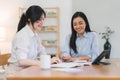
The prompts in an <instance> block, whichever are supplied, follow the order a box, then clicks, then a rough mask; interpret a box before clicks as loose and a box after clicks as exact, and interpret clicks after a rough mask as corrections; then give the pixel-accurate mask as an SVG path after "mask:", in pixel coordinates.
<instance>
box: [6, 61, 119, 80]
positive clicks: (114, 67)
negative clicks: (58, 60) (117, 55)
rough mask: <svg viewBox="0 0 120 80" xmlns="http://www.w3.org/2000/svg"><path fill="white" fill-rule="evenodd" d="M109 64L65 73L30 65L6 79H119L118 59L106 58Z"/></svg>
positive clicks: (85, 67) (84, 67)
mask: <svg viewBox="0 0 120 80" xmlns="http://www.w3.org/2000/svg"><path fill="white" fill-rule="evenodd" d="M107 61H109V62H110V63H111V64H110V65H91V66H83V67H79V68H81V69H82V71H80V72H77V73H67V72H62V71H56V70H53V69H51V70H41V69H40V67H39V66H32V67H29V68H26V69H23V70H21V71H20V72H17V73H15V74H11V75H7V80H120V59H110V60H107Z"/></svg>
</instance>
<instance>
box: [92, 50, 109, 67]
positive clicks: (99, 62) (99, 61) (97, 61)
mask: <svg viewBox="0 0 120 80" xmlns="http://www.w3.org/2000/svg"><path fill="white" fill-rule="evenodd" d="M108 52H109V50H104V51H103V52H102V53H101V54H100V55H99V56H98V57H97V58H96V59H95V60H94V61H93V62H92V64H97V65H99V64H103V65H109V64H110V63H109V62H101V60H102V59H103V58H104V57H105V55H106V54H107V53H108Z"/></svg>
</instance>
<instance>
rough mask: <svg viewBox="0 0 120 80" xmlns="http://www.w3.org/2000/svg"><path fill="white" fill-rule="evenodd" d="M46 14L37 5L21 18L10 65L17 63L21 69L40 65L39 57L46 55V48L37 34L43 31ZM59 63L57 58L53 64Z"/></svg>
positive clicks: (52, 60) (52, 61) (53, 60)
mask: <svg viewBox="0 0 120 80" xmlns="http://www.w3.org/2000/svg"><path fill="white" fill-rule="evenodd" d="M45 16H46V14H45V12H44V10H43V9H42V8H41V7H40V6H37V5H33V6H31V7H29V8H28V10H27V11H26V12H25V13H23V15H22V16H21V19H20V22H19V24H18V29H17V33H16V35H15V36H14V39H13V42H12V55H11V57H10V58H9V60H8V61H9V63H11V64H14V63H17V64H18V66H20V67H27V66H33V65H39V61H38V60H37V56H39V55H41V54H46V51H45V48H44V47H43V46H42V45H41V43H40V39H39V37H38V34H37V32H38V31H40V30H41V29H42V26H43V22H44V18H45ZM54 62H56V63H59V62H60V60H59V59H58V58H56V57H54V58H52V59H51V63H54Z"/></svg>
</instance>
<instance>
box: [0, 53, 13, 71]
mask: <svg viewBox="0 0 120 80" xmlns="http://www.w3.org/2000/svg"><path fill="white" fill-rule="evenodd" d="M10 56H11V54H10V53H7V54H0V66H2V68H3V69H5V65H7V64H8V59H9V57H10Z"/></svg>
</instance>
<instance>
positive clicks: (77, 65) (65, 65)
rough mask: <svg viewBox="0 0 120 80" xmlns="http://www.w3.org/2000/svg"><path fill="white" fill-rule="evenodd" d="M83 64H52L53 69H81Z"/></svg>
mask: <svg viewBox="0 0 120 80" xmlns="http://www.w3.org/2000/svg"><path fill="white" fill-rule="evenodd" d="M82 65H83V64H80V63H77V62H62V63H58V64H52V65H51V67H52V68H53V67H54V68H72V67H79V66H82Z"/></svg>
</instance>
